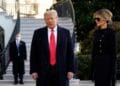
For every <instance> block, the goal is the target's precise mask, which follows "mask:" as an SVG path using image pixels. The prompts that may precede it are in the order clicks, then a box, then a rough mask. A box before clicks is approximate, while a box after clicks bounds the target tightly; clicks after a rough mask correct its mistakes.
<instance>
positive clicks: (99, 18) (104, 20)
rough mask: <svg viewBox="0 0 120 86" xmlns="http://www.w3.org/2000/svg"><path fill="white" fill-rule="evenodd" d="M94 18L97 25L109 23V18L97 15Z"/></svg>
mask: <svg viewBox="0 0 120 86" xmlns="http://www.w3.org/2000/svg"><path fill="white" fill-rule="evenodd" d="M94 20H95V23H96V26H97V27H103V26H104V25H106V24H107V20H106V19H104V18H102V17H95V18H94Z"/></svg>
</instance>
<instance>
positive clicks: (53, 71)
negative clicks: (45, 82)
mask: <svg viewBox="0 0 120 86" xmlns="http://www.w3.org/2000/svg"><path fill="white" fill-rule="evenodd" d="M49 74H50V76H49V83H50V85H49V86H57V85H58V81H59V80H58V79H59V77H58V72H57V68H56V65H54V66H50V70H49Z"/></svg>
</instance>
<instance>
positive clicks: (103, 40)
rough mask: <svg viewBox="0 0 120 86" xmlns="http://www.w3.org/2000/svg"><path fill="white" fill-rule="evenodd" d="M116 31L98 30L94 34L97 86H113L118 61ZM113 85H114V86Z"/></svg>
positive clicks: (93, 59) (94, 73) (94, 61)
mask: <svg viewBox="0 0 120 86" xmlns="http://www.w3.org/2000/svg"><path fill="white" fill-rule="evenodd" d="M115 41H116V40H115V31H114V30H113V29H110V28H107V29H102V30H101V29H97V30H96V31H95V32H94V40H93V51H92V63H93V65H92V66H93V75H94V81H95V86H113V85H114V84H115V83H113V81H114V74H115V60H116V45H115V44H116V42H115ZM112 84H113V85H112Z"/></svg>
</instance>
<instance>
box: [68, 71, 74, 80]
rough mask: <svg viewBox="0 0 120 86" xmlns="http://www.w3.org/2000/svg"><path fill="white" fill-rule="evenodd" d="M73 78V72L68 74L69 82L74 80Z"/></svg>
mask: <svg viewBox="0 0 120 86" xmlns="http://www.w3.org/2000/svg"><path fill="white" fill-rule="evenodd" d="M73 76H74V73H73V72H68V73H67V78H68V79H69V80H71V79H72V78H73Z"/></svg>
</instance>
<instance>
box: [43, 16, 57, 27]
mask: <svg viewBox="0 0 120 86" xmlns="http://www.w3.org/2000/svg"><path fill="white" fill-rule="evenodd" d="M44 20H45V23H46V25H47V26H48V27H49V28H54V27H55V26H56V25H57V21H58V18H57V16H55V15H52V14H51V15H45V16H44Z"/></svg>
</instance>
